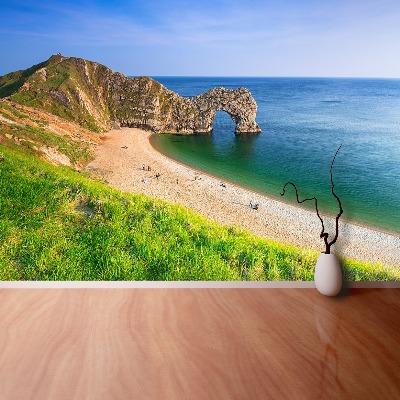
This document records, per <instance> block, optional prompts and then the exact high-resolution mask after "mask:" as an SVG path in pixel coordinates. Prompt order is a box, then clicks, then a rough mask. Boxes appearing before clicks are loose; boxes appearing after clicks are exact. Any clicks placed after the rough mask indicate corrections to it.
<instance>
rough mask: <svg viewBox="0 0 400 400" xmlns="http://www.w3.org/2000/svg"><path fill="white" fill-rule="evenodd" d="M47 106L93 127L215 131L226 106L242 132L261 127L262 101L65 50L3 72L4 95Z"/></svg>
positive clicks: (0, 82)
mask: <svg viewBox="0 0 400 400" xmlns="http://www.w3.org/2000/svg"><path fill="white" fill-rule="evenodd" d="M3 97H10V99H11V100H12V101H15V102H18V103H21V104H25V105H28V106H31V107H36V108H40V109H45V110H47V111H49V112H51V113H53V114H55V115H58V116H60V117H63V118H66V119H69V120H72V121H75V122H77V123H79V124H80V125H82V126H85V127H86V128H88V129H91V130H93V131H107V130H109V129H110V128H111V127H112V126H115V125H122V126H129V127H137V128H142V129H148V130H153V131H155V132H166V133H194V132H209V131H210V130H212V123H213V121H214V116H215V113H216V111H217V110H220V109H222V110H225V111H226V112H228V113H229V114H230V116H231V117H232V119H233V120H234V122H235V123H236V132H237V133H241V132H260V128H259V127H258V125H257V124H256V122H255V116H256V111H257V104H256V102H255V100H254V98H253V97H252V95H251V93H250V92H249V91H248V90H247V89H245V88H239V89H236V90H228V89H224V88H213V89H211V90H209V91H208V92H206V93H205V94H203V95H199V96H196V97H194V98H183V97H181V96H179V95H178V94H177V93H174V92H172V91H171V90H168V89H167V88H166V87H164V86H163V85H162V84H161V83H159V82H157V81H155V80H154V79H151V78H149V77H138V78H128V77H126V76H125V75H123V74H121V73H119V72H114V71H112V70H111V69H110V68H107V67H106V66H104V65H101V64H98V63H95V62H91V61H87V60H84V59H81V58H74V57H64V56H62V55H60V54H58V55H55V56H52V57H50V58H49V59H48V60H47V61H45V62H43V63H40V64H38V65H35V66H33V67H31V68H28V69H27V70H25V71H17V72H14V73H10V74H7V75H4V76H3V77H0V98H3Z"/></svg>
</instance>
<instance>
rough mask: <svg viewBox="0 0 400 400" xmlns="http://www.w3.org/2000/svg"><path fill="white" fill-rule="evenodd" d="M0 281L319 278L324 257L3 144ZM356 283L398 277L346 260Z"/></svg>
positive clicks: (399, 276) (344, 263)
mask: <svg viewBox="0 0 400 400" xmlns="http://www.w3.org/2000/svg"><path fill="white" fill-rule="evenodd" d="M0 153H1V154H0V155H1V157H0V216H1V218H0V280H312V279H313V271H314V265H315V262H316V259H317V257H318V253H316V252H312V251H308V250H303V249H300V248H295V247H293V246H288V245H282V244H279V243H276V242H273V241H270V240H265V239H262V238H258V237H256V236H253V235H251V234H249V233H247V232H245V231H242V230H240V229H238V228H236V227H222V226H219V225H217V224H215V223H213V222H210V221H208V220H206V219H205V218H203V217H201V216H199V215H198V214H196V213H194V212H192V211H190V210H188V209H185V208H183V207H179V206H175V205H172V204H168V203H166V202H162V201H157V200H153V199H150V198H148V197H145V196H143V195H132V194H127V193H122V192H119V191H117V190H114V189H112V188H110V187H108V186H106V185H104V184H102V183H99V182H95V181H92V180H90V179H88V178H85V177H84V176H82V175H81V174H79V173H78V172H77V171H74V170H72V169H70V168H61V167H54V166H52V165H50V164H47V163H45V162H42V161H40V160H38V159H36V158H35V157H33V156H31V155H29V154H23V153H20V152H19V151H15V150H13V149H9V148H4V147H1V148H0ZM342 266H343V268H344V269H345V271H346V276H345V277H346V279H350V280H398V279H400V274H399V272H398V271H395V270H387V269H385V268H384V267H382V266H379V265H369V264H363V263H360V262H355V261H351V260H350V261H349V260H342Z"/></svg>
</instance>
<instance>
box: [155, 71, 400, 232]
mask: <svg viewBox="0 0 400 400" xmlns="http://www.w3.org/2000/svg"><path fill="white" fill-rule="evenodd" d="M154 79H156V80H158V81H159V82H160V83H162V84H163V85H164V86H166V87H167V88H168V89H170V90H173V91H174V92H177V93H179V94H180V95H181V96H183V97H192V96H196V95H198V94H201V93H204V92H206V91H207V90H209V89H211V88H213V87H225V88H227V89H236V88H238V87H246V88H248V89H249V90H250V91H251V93H252V95H253V96H254V98H255V100H256V102H257V104H258V111H257V117H256V121H257V123H258V124H259V126H260V127H261V129H262V133H261V134H259V135H255V134H240V135H235V134H234V129H235V124H234V122H233V121H232V119H231V118H230V116H229V115H228V114H227V113H226V112H224V111H219V112H217V113H216V117H215V121H214V125H213V131H212V133H210V134H196V135H185V136H183V135H162V134H158V135H153V137H152V138H151V142H152V144H153V146H154V147H155V148H156V149H157V150H159V151H161V152H162V153H164V154H165V155H167V156H168V157H171V158H173V159H175V160H177V161H179V162H181V163H183V164H186V165H189V166H192V167H194V168H196V169H199V170H201V171H204V172H206V173H210V174H212V175H214V176H218V177H220V178H221V180H224V181H230V182H233V183H236V184H238V185H241V186H244V187H246V188H249V189H251V190H254V191H256V192H259V193H262V194H266V195H268V196H270V197H273V198H276V199H278V200H280V201H285V202H289V203H293V204H296V200H295V196H294V191H293V190H291V189H289V188H288V190H287V194H286V195H285V196H284V197H281V196H280V193H281V191H282V187H283V185H284V184H285V183H286V182H288V181H292V182H294V183H295V184H296V185H297V187H298V190H299V195H300V198H301V199H302V198H306V197H313V196H316V197H317V198H318V205H319V210H320V212H321V213H324V214H328V215H331V216H335V215H336V214H337V212H338V204H337V201H336V200H335V198H334V197H333V196H332V193H331V183H330V173H329V171H330V166H331V162H332V158H333V156H334V154H335V152H336V150H337V149H338V147H339V146H340V145H341V144H342V148H341V150H340V151H339V153H338V155H337V158H336V160H335V164H334V166H333V180H334V184H335V193H336V194H337V195H338V196H339V197H340V200H341V202H342V205H343V209H344V214H343V216H342V218H343V220H346V221H349V222H353V223H356V224H361V225H364V226H369V227H372V228H375V229H379V230H383V231H386V232H389V233H392V234H396V235H399V234H400V200H399V199H400V185H399V184H398V181H399V178H400V79H388V78H305V77H297V78H292V77H268V78H262V77H259V78H256V77H160V76H158V77H154ZM301 206H303V205H301ZM304 206H305V207H309V208H313V207H314V205H313V203H312V202H309V203H308V204H306V203H304Z"/></svg>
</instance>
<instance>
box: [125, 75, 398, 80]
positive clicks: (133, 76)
mask: <svg viewBox="0 0 400 400" xmlns="http://www.w3.org/2000/svg"><path fill="white" fill-rule="evenodd" d="M126 76H127V77H128V78H137V77H141V76H148V77H150V78H233V79H234V78H241V79H243V78H262V79H264V78H271V79H282V78H284V79H377V80H400V77H379V76H295V75H293V76H291V75H265V76H262V75H126Z"/></svg>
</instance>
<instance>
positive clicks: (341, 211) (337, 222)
mask: <svg viewBox="0 0 400 400" xmlns="http://www.w3.org/2000/svg"><path fill="white" fill-rule="evenodd" d="M341 147H342V144H341V145H340V146H339V148H338V149H337V150H336V153H335V156H334V157H333V160H332V164H331V169H330V174H331V184H332V194H333V195H334V196H335V198H336V200H337V201H338V204H339V214H338V215H337V216H336V234H335V237H334V238H333V240H332V241H331V242H330V243H329V247H331V246H332V245H333V244H334V243H335V242H336V240H337V238H338V236H339V218H340V216H341V215H342V214H343V208H342V203H341V201H340V199H339V197H338V196H337V195H336V193H335V192H334V188H335V185H334V183H333V177H332V168H333V163H334V162H335V159H336V156H337V154H338V153H339V150H340V148H341Z"/></svg>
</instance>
